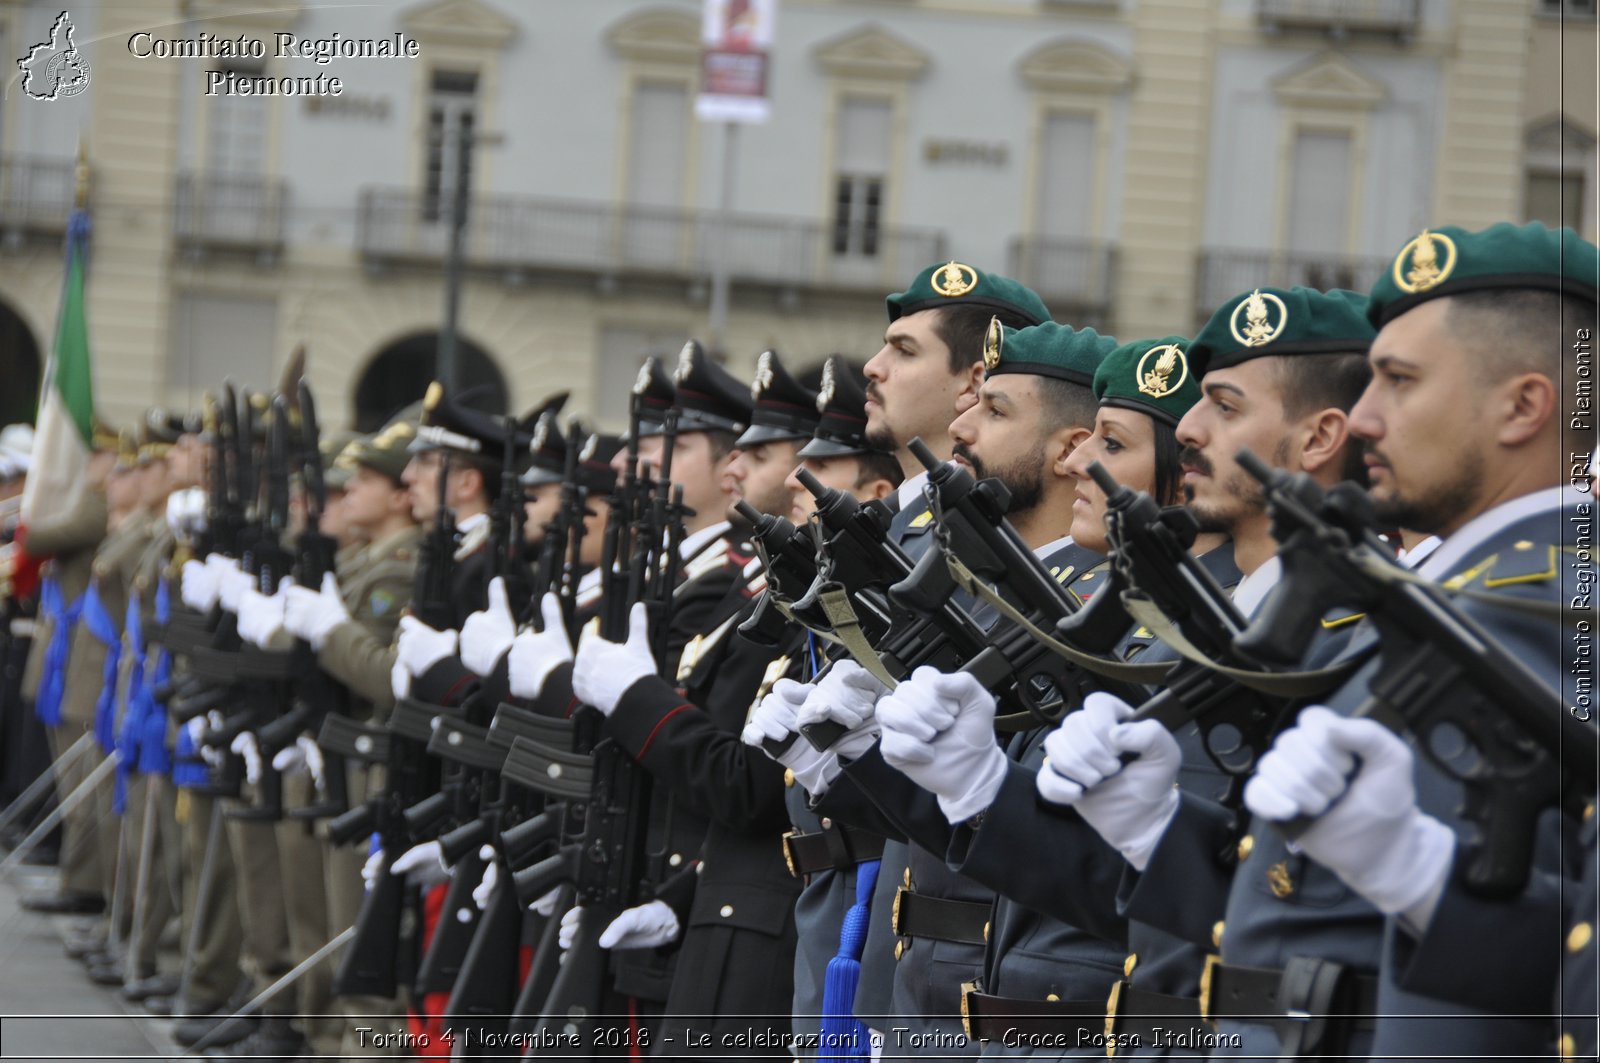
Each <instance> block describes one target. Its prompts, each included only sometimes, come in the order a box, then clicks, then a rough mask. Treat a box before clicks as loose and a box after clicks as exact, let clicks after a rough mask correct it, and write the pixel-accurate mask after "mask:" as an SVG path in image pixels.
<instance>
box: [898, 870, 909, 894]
mask: <svg viewBox="0 0 1600 1063" xmlns="http://www.w3.org/2000/svg"><path fill="white" fill-rule="evenodd" d="M900 877H901V879H902V881H904V882H905V884H906V888H907V889H910V888H911V869H910V868H909V867H908V868H906V871H905V874H904V875H901V876H900Z"/></svg>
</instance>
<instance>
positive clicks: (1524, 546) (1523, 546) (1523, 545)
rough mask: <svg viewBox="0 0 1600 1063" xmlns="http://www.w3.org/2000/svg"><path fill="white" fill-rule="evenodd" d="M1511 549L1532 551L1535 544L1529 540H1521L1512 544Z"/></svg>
mask: <svg viewBox="0 0 1600 1063" xmlns="http://www.w3.org/2000/svg"><path fill="white" fill-rule="evenodd" d="M1511 548H1512V549H1513V550H1532V549H1533V543H1531V542H1529V541H1528V540H1527V539H1519V540H1517V541H1516V542H1515V543H1512V544H1511Z"/></svg>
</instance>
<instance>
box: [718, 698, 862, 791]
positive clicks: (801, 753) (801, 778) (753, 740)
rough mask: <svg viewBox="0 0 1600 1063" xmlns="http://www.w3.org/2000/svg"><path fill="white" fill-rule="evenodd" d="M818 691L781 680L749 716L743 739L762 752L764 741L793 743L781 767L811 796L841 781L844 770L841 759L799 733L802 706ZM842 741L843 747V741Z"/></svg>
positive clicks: (781, 759) (741, 736) (787, 750)
mask: <svg viewBox="0 0 1600 1063" xmlns="http://www.w3.org/2000/svg"><path fill="white" fill-rule="evenodd" d="M815 689H816V688H815V687H813V686H810V685H809V684H806V683H797V682H795V681H794V680H793V679H780V680H778V681H777V682H776V683H774V684H772V690H771V691H770V692H769V693H768V694H767V696H766V697H764V698H762V699H761V704H760V705H757V706H756V708H755V711H754V712H752V713H751V714H750V719H749V720H748V721H746V723H745V725H744V732H743V733H742V734H741V735H740V738H741V739H743V741H744V743H745V745H749V746H755V747H756V748H758V749H763V750H764V749H765V747H764V746H762V744H761V743H762V742H763V741H764V740H765V739H768V738H770V739H772V740H774V741H778V742H781V741H783V740H784V739H785V738H792V739H794V741H792V742H790V743H789V748H788V749H786V750H784V751H783V752H782V753H780V754H779V755H778V758H777V759H778V763H779V764H782V765H783V766H784V767H786V768H788V769H789V770H790V771H792V772H794V781H795V782H797V783H799V784H800V785H801V786H803V787H805V790H806V792H807V793H809V794H821V793H824V792H826V791H827V789H828V787H829V786H831V785H833V780H834V779H836V778H838V776H839V772H841V771H842V770H844V769H843V768H841V767H840V765H839V758H838V756H836V755H835V754H833V753H822V752H818V751H817V749H816V748H815V747H814V746H812V744H811V743H810V742H807V741H806V740H805V736H803V735H801V734H800V732H799V730H798V729H797V728H798V715H797V714H798V713H799V711H800V706H802V705H804V704H805V701H806V698H808V697H809V696H810V695H811V692H812V691H813V690H815ZM840 741H841V743H842V742H843V739H841V740H840Z"/></svg>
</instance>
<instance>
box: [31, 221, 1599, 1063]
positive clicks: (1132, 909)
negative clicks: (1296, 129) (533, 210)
mask: <svg viewBox="0 0 1600 1063" xmlns="http://www.w3.org/2000/svg"><path fill="white" fill-rule="evenodd" d="M1597 261H1600V250H1597V249H1596V248H1595V247H1594V246H1593V245H1590V244H1588V243H1586V242H1584V241H1582V240H1581V239H1579V238H1578V237H1577V236H1576V235H1575V234H1573V233H1572V232H1571V231H1570V230H1560V231H1555V230H1551V229H1548V228H1546V227H1544V226H1541V225H1537V224H1534V225H1527V226H1521V227H1517V226H1512V225H1509V224H1502V225H1496V226H1492V227H1490V228H1488V229H1484V230H1481V231H1467V230H1463V229H1459V228H1454V227H1450V226H1442V227H1439V228H1436V229H1430V230H1427V231H1424V232H1422V233H1420V234H1418V235H1417V236H1415V237H1414V238H1413V239H1411V240H1409V241H1408V242H1407V243H1406V244H1405V245H1404V246H1403V247H1401V248H1400V249H1399V250H1398V252H1397V253H1396V255H1395V257H1394V258H1393V260H1392V262H1391V264H1390V267H1389V268H1388V269H1387V270H1386V271H1385V272H1384V274H1383V275H1382V276H1381V277H1380V279H1379V280H1378V281H1377V283H1376V284H1375V285H1374V286H1373V289H1372V290H1371V291H1370V292H1366V293H1360V292H1351V291H1329V292H1322V291H1315V290H1311V289H1306V288H1283V287H1273V286H1270V285H1267V284H1264V283H1263V284H1261V285H1260V286H1258V287H1252V288H1251V289H1249V290H1248V291H1243V292H1240V293H1239V294H1237V295H1236V296H1235V297H1234V298H1231V299H1229V300H1227V301H1226V302H1224V303H1223V304H1222V305H1221V306H1219V307H1218V308H1217V309H1216V311H1215V313H1213V314H1212V315H1211V317H1210V319H1209V320H1208V321H1206V322H1205V324H1204V325H1203V326H1202V327H1201V328H1200V329H1199V330H1198V332H1197V333H1196V334H1195V335H1194V336H1193V337H1192V338H1190V337H1187V336H1183V335H1167V336H1152V337H1148V338H1135V339H1132V340H1127V339H1124V340H1118V339H1114V338H1112V337H1109V336H1105V335H1102V334H1100V333H1098V332H1097V331H1095V330H1094V329H1093V328H1089V327H1086V326H1085V325H1083V324H1082V323H1076V322H1067V321H1055V320H1052V319H1051V315H1050V313H1049V311H1048V309H1047V308H1046V307H1045V305H1044V303H1043V301H1042V300H1041V299H1040V298H1039V297H1038V296H1037V295H1036V294H1035V293H1033V292H1032V291H1030V290H1028V289H1027V288H1026V287H1024V286H1023V285H1021V284H1018V283H1017V282H1016V281H1014V280H1011V279H1009V278H1007V277H1003V276H1000V275H998V274H993V273H989V272H987V271H985V270H982V269H979V268H977V267H975V266H972V265H969V264H966V263H964V262H960V261H950V262H943V263H935V264H932V265H930V266H928V267H927V268H926V269H924V270H922V271H921V272H920V273H918V274H917V275H916V276H915V277H914V278H912V279H911V281H910V283H909V284H908V286H907V287H906V289H905V290H904V291H901V292H897V293H894V294H891V295H889V296H888V299H887V310H888V315H887V316H888V323H887V327H886V329H885V332H884V335H883V337H882V343H881V349H880V350H878V352H877V353H876V354H874V355H873V356H872V357H871V358H870V359H868V360H867V361H866V362H865V363H864V365H862V366H860V367H858V366H857V364H856V363H854V362H852V361H851V360H850V359H849V358H848V357H846V356H842V355H834V356H831V357H829V358H827V359H826V360H825V361H823V362H821V363H818V364H817V365H814V366H805V367H802V366H800V365H798V364H794V363H792V362H791V363H786V362H785V361H784V360H783V359H782V358H781V357H780V356H779V355H778V353H777V352H775V351H765V352H762V353H761V354H760V356H759V357H758V359H757V360H756V375H755V379H754V380H753V382H751V383H750V384H749V385H746V384H745V383H744V382H743V381H740V380H738V379H736V378H735V377H734V376H733V375H732V374H730V373H729V372H728V370H727V369H725V368H724V367H723V366H722V365H721V364H720V362H719V361H718V360H717V359H716V358H714V357H712V356H711V355H710V354H708V352H706V351H705V350H704V349H702V348H701V347H700V346H699V345H698V344H697V343H695V342H693V341H690V342H689V343H687V344H686V345H685V346H684V348H683V350H682V351H681V353H680V354H679V355H678V357H677V359H676V361H675V362H671V363H670V364H669V363H668V362H665V361H663V360H661V359H659V358H656V357H651V358H648V359H646V361H645V363H644V364H643V365H642V366H641V368H640V371H639V374H638V376H637V378H636V380H635V381H634V382H633V386H632V389H631V393H630V396H629V408H630V415H629V424H628V431H627V433H626V434H625V435H623V436H620V437H618V436H608V435H606V434H604V433H600V432H598V431H596V430H594V429H593V428H592V427H591V426H588V425H585V424H584V423H583V422H582V421H581V419H578V418H571V417H567V418H565V419H563V404H564V402H565V395H556V396H551V397H550V398H549V399H547V400H546V401H544V402H542V403H541V404H540V405H538V406H536V407H535V408H533V409H532V410H530V411H529V412H528V413H527V414H524V415H522V416H520V417H502V416H496V415H491V414H488V413H484V412H482V411H481V410H478V409H475V408H474V407H472V406H471V405H470V404H469V403H468V402H466V401H464V398H463V396H460V395H452V394H449V393H447V392H446V391H445V389H444V388H442V387H441V386H440V385H438V384H434V385H432V386H431V387H430V388H429V389H428V391H427V394H426V395H425V396H423V397H422V400H421V401H420V402H419V403H417V404H416V405H414V406H412V407H409V408H407V409H404V410H400V411H396V412H395V413H394V414H393V416H392V417H391V418H390V420H389V421H388V423H386V424H385V425H384V426H383V427H381V428H380V429H379V430H378V431H376V432H373V433H371V434H367V435H358V436H351V437H335V436H331V435H326V434H322V435H319V432H318V426H317V424H316V419H315V411H314V406H313V404H312V403H311V401H310V397H309V393H308V392H305V391H304V389H303V388H302V391H301V393H300V394H294V395H278V396H265V395H250V396H244V395H234V394H233V393H232V391H231V389H230V390H229V391H228V392H226V393H224V394H223V395H220V396H217V397H216V398H214V399H211V400H209V402H208V405H207V408H206V409H205V410H204V411H197V412H196V413H195V414H193V415H170V414H168V413H165V412H163V411H152V412H151V413H150V415H149V416H148V417H146V418H145V419H144V420H143V421H142V422H141V423H140V424H139V425H138V426H137V428H135V429H133V430H130V431H125V432H123V433H122V434H121V436H120V438H117V437H113V436H110V435H106V436H105V437H104V438H103V439H100V441H99V443H98V444H97V445H98V446H99V448H100V449H98V450H97V452H96V455H95V457H94V458H93V460H92V462H91V472H92V476H93V486H94V488H95V489H94V490H92V491H90V492H87V494H86V498H85V501H84V503H83V504H82V505H81V506H79V507H78V509H77V511H74V512H72V513H70V514H68V515H67V516H66V517H64V518H63V519H62V520H61V521H59V522H56V523H55V524H52V525H51V526H42V525H41V526H36V527H30V528H29V529H28V531H27V536H28V541H27V546H28V549H29V550H30V551H31V552H33V553H34V554H36V555H37V554H49V555H50V556H51V558H52V560H51V561H50V563H49V566H48V569H47V573H48V579H47V580H46V582H45V584H44V587H43V590H42V591H41V593H40V594H39V596H38V605H39V621H38V624H37V626H36V627H34V628H32V639H33V642H32V645H33V648H32V651H31V652H30V654H29V657H28V667H27V674H26V676H25V677H24V678H25V681H24V683H23V684H22V688H21V690H20V692H19V693H20V694H21V695H25V696H26V698H27V699H28V702H29V703H30V704H31V705H32V706H33V709H34V711H36V712H37V713H38V716H39V719H40V720H41V721H42V722H43V723H44V725H45V727H46V730H47V733H48V734H49V736H50V740H51V747H52V751H53V754H54V756H55V758H56V765H55V783H56V788H57V796H58V800H59V802H60V804H61V806H62V808H63V810H64V812H65V815H64V816H63V817H62V818H63V823H62V827H63V836H62V840H61V847H60V851H59V862H60V890H59V892H57V893H54V894H51V895H48V896H41V897H35V898H30V899H29V901H28V906H29V907H32V908H34V909H36V910H40V911H45V912H56V913H80V914H84V915H88V916H90V917H91V918H90V920H89V921H88V922H85V923H83V924H80V925H78V926H76V927H75V928H74V929H73V930H72V932H71V934H70V935H69V937H68V942H67V948H68V951H69V953H71V954H72V955H74V956H77V957H79V958H81V959H82V960H83V961H84V962H85V964H86V967H87V970H88V974H89V977H90V978H91V979H93V980H94V981H96V982H100V983H102V984H106V985H110V986H115V987H119V988H120V991H121V992H122V993H123V994H124V996H126V997H127V998H128V999H129V1000H131V1001H139V1002H142V1003H143V1006H144V1007H146V1008H148V1009H149V1010H151V1011H152V1012H155V1013H158V1014H167V1015H171V1016H173V1017H174V1019H175V1020H177V1021H176V1025H175V1026H174V1036H175V1037H176V1038H177V1039H178V1040H179V1041H180V1043H182V1044H184V1045H186V1046H189V1047H190V1048H191V1050H192V1051H198V1052H203V1053H206V1054H209V1055H220V1056H234V1057H239V1058H252V1059H253V1058H262V1057H265V1058H291V1057H296V1056H303V1055H308V1054H311V1055H316V1056H319V1057H327V1058H361V1057H366V1056H377V1055H389V1056H415V1057H418V1058H424V1057H431V1058H518V1057H522V1056H535V1057H536V1056H546V1057H550V1058H574V1057H607V1058H612V1057H618V1058H642V1057H646V1056H653V1057H659V1058H682V1059H705V1058H740V1059H749V1058H771V1059H827V1060H835V1059H862V1060H865V1059H869V1058H873V1057H875V1056H877V1055H883V1056H886V1057H896V1058H904V1057H918V1058H921V1057H927V1058H935V1059H965V1058H973V1057H980V1056H981V1057H991V1056H993V1057H1013V1056H1016V1057H1028V1058H1064V1057H1086V1058H1087V1057H1098V1056H1100V1055H1101V1054H1102V1053H1107V1054H1111V1055H1115V1056H1139V1057H1163V1056H1190V1057H1192V1056H1211V1055H1215V1056H1248V1057H1261V1058H1285V1059H1289V1058H1320V1057H1341V1058H1356V1059H1361V1058H1390V1057H1402V1056H1403V1057H1423V1056H1429V1055H1440V1054H1443V1055H1450V1056H1474V1057H1503V1056H1518V1057H1531V1056H1539V1055H1544V1056H1548V1055H1551V1054H1559V1055H1561V1056H1562V1057H1564V1058H1591V1059H1592V1058H1595V1053H1596V1035H1597V1031H1596V1019H1595V1015H1596V1009H1595V1001H1594V994H1595V991H1596V990H1595V986H1596V984H1597V980H1600V979H1597V971H1600V961H1597V958H1596V956H1597V943H1596V942H1595V940H1594V937H1595V932H1594V925H1595V922H1596V920H1597V914H1600V913H1597V912H1596V910H1595V905H1596V899H1595V897H1596V892H1595V891H1596V884H1597V881H1600V872H1597V861H1600V855H1597V846H1596V841H1595V837H1596V836H1595V817H1594V799H1595V790H1596V782H1597V774H1600V772H1597V766H1596V754H1595V750H1596V741H1595V732H1594V730H1593V723H1592V722H1591V710H1592V660H1593V652H1594V651H1593V644H1592V638H1593V636H1592V632H1593V628H1594V624H1595V622H1596V616H1595V610H1594V603H1593V599H1592V591H1593V585H1594V580H1595V565H1594V555H1593V549H1594V546H1593V543H1594V539H1593V527H1594V520H1595V513H1594V506H1595V503H1594V500H1593V498H1592V497H1591V495H1590V494H1589V493H1588V484H1589V482H1590V476H1589V469H1588V463H1589V460H1590V454H1591V451H1592V450H1593V447H1594V441H1593V422H1592V417H1591V416H1590V415H1589V414H1588V413H1587V412H1585V411H1586V409H1587V407H1585V406H1583V405H1582V404H1581V403H1580V404H1579V405H1578V406H1576V407H1575V406H1574V405H1573V397H1572V395H1571V394H1569V392H1571V391H1572V384H1573V381H1575V380H1578V379H1579V378H1580V374H1581V372H1582V371H1583V370H1582V367H1581V366H1580V360H1581V357H1582V353H1581V352H1584V351H1587V350H1588V347H1587V346H1586V345H1587V344H1588V343H1589V342H1591V341H1592V338H1593V334H1594V329H1595V328H1596V327H1597V308H1596V303H1597V299H1600V292H1597V283H1600V277H1597V267H1596V263H1597ZM863 339H864V340H865V339H866V338H865V337H864V338H863ZM1583 364H1584V365H1586V364H1587V363H1586V362H1584V363H1583ZM16 464H18V463H16V462H11V463H10V465H7V466H6V469H10V468H11V465H16ZM13 478H14V477H13ZM7 589H8V592H9V595H10V598H11V599H12V600H14V603H15V608H13V605H10V604H8V610H11V611H8V614H7V615H8V617H9V616H11V615H12V611H14V612H16V615H19V616H20V615H22V613H21V612H20V609H21V602H22V599H23V598H24V597H26V593H25V591H24V590H19V589H17V588H16V587H12V586H9V585H8V588H7ZM16 697H17V695H13V696H12V699H13V701H14V700H15V699H16ZM174 927H176V928H177V933H179V934H180V935H181V940H182V947H181V953H180V954H181V963H179V964H176V965H172V966H171V968H170V969H163V964H164V963H166V960H165V957H166V955H167V954H166V953H164V952H162V951H161V949H160V947H159V946H160V945H161V944H162V942H163V941H168V940H170V937H171V935H172V933H173V928H174Z"/></svg>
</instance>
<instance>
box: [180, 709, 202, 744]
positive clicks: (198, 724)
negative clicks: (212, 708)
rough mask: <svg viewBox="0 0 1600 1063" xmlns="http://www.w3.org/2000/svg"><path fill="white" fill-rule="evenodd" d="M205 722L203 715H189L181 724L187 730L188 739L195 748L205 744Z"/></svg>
mask: <svg viewBox="0 0 1600 1063" xmlns="http://www.w3.org/2000/svg"><path fill="white" fill-rule="evenodd" d="M206 722H207V721H206V718H205V717H204V716H191V717H189V719H188V720H187V721H185V723H184V725H183V729H184V730H185V731H188V732H189V741H191V742H193V743H194V747H195V748H196V749H201V748H204V746H205V737H206Z"/></svg>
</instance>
